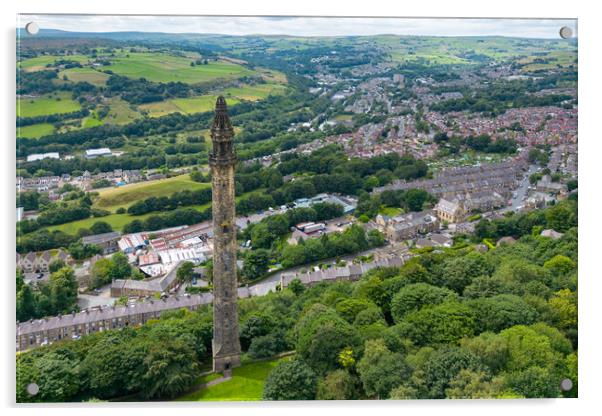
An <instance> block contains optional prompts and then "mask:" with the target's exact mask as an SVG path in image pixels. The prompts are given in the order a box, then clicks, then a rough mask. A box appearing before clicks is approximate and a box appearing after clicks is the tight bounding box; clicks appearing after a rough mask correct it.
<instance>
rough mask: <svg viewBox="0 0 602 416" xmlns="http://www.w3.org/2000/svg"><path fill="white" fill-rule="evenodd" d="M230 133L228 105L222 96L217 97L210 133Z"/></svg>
mask: <svg viewBox="0 0 602 416" xmlns="http://www.w3.org/2000/svg"><path fill="white" fill-rule="evenodd" d="M220 130H222V131H224V130H225V131H230V132H232V124H231V123H230V116H229V115H228V104H226V99H225V98H224V96H223V95H220V96H219V97H217V101H216V102H215V116H214V117H213V125H212V126H211V132H212V133H213V131H216V132H217V131H220Z"/></svg>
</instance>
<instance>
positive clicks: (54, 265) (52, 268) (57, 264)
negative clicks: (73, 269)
mask: <svg viewBox="0 0 602 416" xmlns="http://www.w3.org/2000/svg"><path fill="white" fill-rule="evenodd" d="M66 265H67V264H65V262H64V261H63V260H62V259H55V260H52V261H51V262H50V264H49V265H48V271H49V272H50V273H54V272H56V271H59V270H60V269H62V268H63V267H65V266H66Z"/></svg>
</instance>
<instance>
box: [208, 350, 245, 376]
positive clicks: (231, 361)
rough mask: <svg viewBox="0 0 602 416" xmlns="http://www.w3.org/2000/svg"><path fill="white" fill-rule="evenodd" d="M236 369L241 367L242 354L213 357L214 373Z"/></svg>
mask: <svg viewBox="0 0 602 416" xmlns="http://www.w3.org/2000/svg"><path fill="white" fill-rule="evenodd" d="M235 367H240V354H232V355H222V356H219V357H213V372H214V373H223V372H226V371H230V370H232V369H233V368H235Z"/></svg>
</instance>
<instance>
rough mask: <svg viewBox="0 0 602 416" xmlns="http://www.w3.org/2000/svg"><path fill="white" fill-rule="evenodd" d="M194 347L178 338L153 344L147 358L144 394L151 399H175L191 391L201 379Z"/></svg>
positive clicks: (143, 378) (143, 379) (143, 386)
mask: <svg viewBox="0 0 602 416" xmlns="http://www.w3.org/2000/svg"><path fill="white" fill-rule="evenodd" d="M194 357H195V354H194V351H193V350H192V348H190V346H189V345H187V344H186V343H185V342H184V341H182V340H180V339H178V338H176V339H171V338H164V339H161V342H153V343H152V344H151V346H150V347H149V351H148V354H147V356H146V357H145V358H144V368H145V372H144V374H143V375H142V380H141V381H142V395H143V396H144V397H145V398H147V399H152V398H166V399H172V398H174V397H176V396H177V395H178V394H181V393H183V392H184V391H186V390H188V389H189V388H190V386H192V384H193V383H194V381H195V380H196V378H197V377H198V364H197V362H196V360H195V358H194Z"/></svg>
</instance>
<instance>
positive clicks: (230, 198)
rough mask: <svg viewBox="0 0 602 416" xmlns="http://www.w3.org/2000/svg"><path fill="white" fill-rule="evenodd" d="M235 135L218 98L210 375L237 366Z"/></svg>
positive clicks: (212, 156) (214, 129)
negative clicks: (211, 361) (211, 371)
mask: <svg viewBox="0 0 602 416" xmlns="http://www.w3.org/2000/svg"><path fill="white" fill-rule="evenodd" d="M233 135H234V131H233V129H232V124H230V117H228V107H227V105H226V100H225V99H224V97H222V96H220V97H218V99H217V102H216V104H215V117H214V119H213V125H212V126H211V140H212V142H213V149H212V151H211V153H210V154H209V165H210V166H211V174H212V175H213V183H212V186H213V188H212V189H213V206H212V212H213V371H215V372H224V371H228V370H230V369H231V368H233V367H238V366H239V365H240V340H239V338H238V313H237V311H236V301H237V298H238V292H237V288H238V284H237V277H236V225H235V221H234V165H235V164H236V154H235V153H234V145H233V143H232V136H233Z"/></svg>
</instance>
